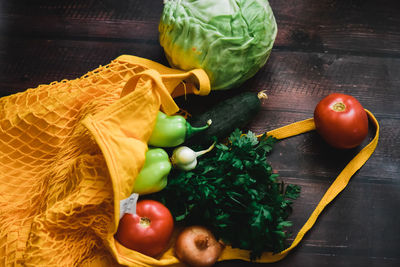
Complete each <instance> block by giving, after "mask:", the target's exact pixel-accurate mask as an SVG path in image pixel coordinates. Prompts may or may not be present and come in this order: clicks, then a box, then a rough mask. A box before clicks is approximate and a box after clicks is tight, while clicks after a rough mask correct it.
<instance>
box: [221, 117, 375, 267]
mask: <svg viewBox="0 0 400 267" xmlns="http://www.w3.org/2000/svg"><path fill="white" fill-rule="evenodd" d="M365 111H366V112H367V114H368V116H369V117H370V119H371V121H372V122H373V123H374V125H375V127H376V133H375V137H374V138H373V139H372V141H371V142H370V143H369V144H368V145H367V146H365V147H364V148H363V149H362V150H361V151H360V152H359V153H358V154H357V155H356V156H355V157H354V158H353V159H352V160H351V161H350V162H349V163H348V164H347V166H346V167H345V168H344V169H343V170H342V172H341V173H340V174H339V176H338V177H337V178H336V179H335V181H334V182H333V183H332V185H331V186H330V187H329V188H328V190H327V191H326V193H325V195H324V196H323V197H322V199H321V200H320V202H319V203H318V205H317V207H316V208H315V210H314V211H313V212H312V214H311V216H310V217H309V218H308V220H307V221H306V223H305V224H304V225H303V227H302V228H301V229H300V231H299V232H298V233H297V236H296V238H295V239H294V241H293V242H292V244H291V245H290V247H288V248H287V249H285V250H283V251H281V252H279V253H276V254H273V253H271V252H265V253H264V254H263V255H262V257H261V258H260V259H258V260H257V262H264V263H267V262H276V261H279V260H281V259H283V258H284V257H285V256H286V255H287V254H288V253H289V252H290V251H291V250H292V249H294V248H295V247H296V246H297V245H298V244H299V243H300V241H301V240H302V239H303V237H304V235H305V234H306V233H307V232H308V230H310V229H311V228H312V227H313V225H314V223H315V222H316V221H317V219H318V216H319V215H320V214H321V212H322V211H323V210H324V208H325V207H326V206H327V205H328V204H329V203H330V202H331V201H332V200H333V199H334V198H335V197H336V196H337V195H338V194H339V193H340V192H341V191H342V190H343V189H344V188H345V187H346V185H347V184H348V182H349V180H350V178H351V177H352V176H353V174H354V173H355V172H356V171H358V170H359V169H360V168H361V167H362V166H363V165H364V163H365V162H366V161H367V160H368V159H369V157H370V156H371V155H372V153H373V152H374V150H375V148H376V146H377V144H378V139H379V123H378V121H377V120H376V118H375V117H374V115H373V114H372V113H371V112H370V111H368V110H365ZM314 129H315V124H314V119H312V118H310V119H307V120H303V121H299V122H295V123H293V124H289V125H286V126H283V127H281V128H278V129H275V130H272V131H269V132H267V135H270V136H274V137H275V138H277V139H284V138H288V137H291V136H295V135H299V134H302V133H306V132H309V131H312V130H314ZM259 136H261V135H259ZM233 255H235V256H234V258H236V259H243V260H248V252H246V251H243V250H240V249H232V248H229V247H228V248H227V249H226V250H225V251H224V253H223V255H222V256H221V258H220V260H223V259H232V258H233V257H232V256H233Z"/></svg>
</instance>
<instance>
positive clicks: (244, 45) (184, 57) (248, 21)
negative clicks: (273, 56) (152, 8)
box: [159, 0, 277, 90]
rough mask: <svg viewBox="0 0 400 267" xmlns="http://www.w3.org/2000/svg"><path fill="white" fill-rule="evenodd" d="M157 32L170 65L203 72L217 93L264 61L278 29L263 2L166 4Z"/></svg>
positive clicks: (171, 0)
mask: <svg viewBox="0 0 400 267" xmlns="http://www.w3.org/2000/svg"><path fill="white" fill-rule="evenodd" d="M159 31H160V44H161V46H162V47H163V48H164V51H165V54H166V57H167V59H168V61H169V64H170V65H171V66H172V67H175V68H179V69H183V70H190V69H193V68H202V69H204V70H205V71H206V72H207V74H208V76H209V77H210V80H211V86H212V89H213V90H219V89H229V88H233V87H237V86H239V85H240V84H242V83H243V82H244V81H246V80H247V79H249V78H250V77H252V76H253V75H254V74H255V73H256V72H257V71H258V70H259V69H260V68H261V67H262V66H263V65H264V64H265V63H266V61H267V59H268V57H269V54H270V52H271V49H272V46H273V44H274V41H275V37H276V33H277V26H276V22H275V18H274V15H273V13H272V10H271V7H270V5H269V3H268V1H267V0H164V10H163V14H162V17H161V20H160V24H159Z"/></svg>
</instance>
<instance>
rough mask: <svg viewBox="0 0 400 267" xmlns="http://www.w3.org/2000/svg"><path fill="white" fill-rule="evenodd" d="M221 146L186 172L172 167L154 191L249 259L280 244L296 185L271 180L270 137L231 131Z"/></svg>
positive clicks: (185, 217) (183, 216) (276, 249)
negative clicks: (165, 181)
mask: <svg viewBox="0 0 400 267" xmlns="http://www.w3.org/2000/svg"><path fill="white" fill-rule="evenodd" d="M228 140H229V142H227V143H226V144H223V143H219V144H217V145H216V148H215V149H214V150H213V151H212V152H210V153H208V154H205V155H203V156H202V157H201V158H200V160H199V163H198V165H197V167H196V168H195V169H194V170H192V171H179V170H174V171H173V172H172V173H171V174H170V176H169V181H168V185H167V187H166V188H165V189H164V190H162V191H161V192H159V193H157V194H156V198H157V199H158V200H159V201H161V202H163V203H164V204H165V205H166V206H167V207H168V208H169V209H170V211H171V213H172V214H173V215H174V216H175V219H176V221H183V222H184V223H185V224H187V225H191V224H200V225H205V226H206V227H208V228H209V229H210V230H211V231H212V232H213V233H214V234H215V236H216V237H217V238H219V239H221V240H223V241H224V242H225V243H227V244H229V245H231V246H232V247H235V248H241V249H246V250H250V251H251V253H250V258H251V259H255V258H257V257H259V256H261V254H262V252H264V251H272V252H279V251H281V250H283V249H284V248H285V245H286V244H285V240H286V238H287V233H286V231H285V230H284V228H285V227H288V226H291V222H290V221H288V220H287V217H288V216H289V214H290V211H291V204H292V201H291V200H290V199H296V198H297V197H298V196H299V192H300V188H299V187H298V186H295V185H286V186H285V184H284V183H283V182H279V181H278V180H277V178H278V175H277V174H274V173H273V172H272V168H271V166H270V165H269V164H268V162H267V157H266V156H267V154H268V152H270V151H271V150H272V146H273V144H274V143H275V142H276V139H274V138H272V137H267V136H265V135H264V136H262V137H261V138H260V139H258V138H257V137H256V136H255V134H254V133H252V132H250V131H249V132H248V133H247V134H246V135H243V134H242V132H241V131H240V130H238V129H237V130H235V131H234V132H233V133H232V134H231V135H230V136H229V138H228Z"/></svg>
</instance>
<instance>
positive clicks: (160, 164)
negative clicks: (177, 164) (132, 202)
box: [133, 148, 172, 195]
mask: <svg viewBox="0 0 400 267" xmlns="http://www.w3.org/2000/svg"><path fill="white" fill-rule="evenodd" d="M145 157H146V158H145V162H144V165H143V167H142V169H141V170H140V172H139V174H138V176H137V177H136V180H135V184H134V186H133V193H137V194H139V195H145V194H151V193H155V192H158V191H160V190H162V189H164V187H166V186H167V181H168V180H167V177H168V174H169V172H170V171H171V168H172V164H171V162H170V161H169V156H168V154H167V152H166V151H165V150H164V149H162V148H149V150H147V152H146V155H145Z"/></svg>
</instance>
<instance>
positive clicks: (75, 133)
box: [0, 58, 182, 266]
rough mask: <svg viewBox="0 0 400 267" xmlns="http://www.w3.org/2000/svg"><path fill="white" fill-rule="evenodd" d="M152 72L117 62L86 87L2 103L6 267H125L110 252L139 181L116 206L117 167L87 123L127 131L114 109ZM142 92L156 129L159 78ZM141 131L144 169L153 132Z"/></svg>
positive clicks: (61, 86)
mask: <svg viewBox="0 0 400 267" xmlns="http://www.w3.org/2000/svg"><path fill="white" fill-rule="evenodd" d="M146 69H148V68H147V67H146V66H144V65H143V64H134V63H133V62H132V61H131V60H119V59H118V58H117V59H116V60H114V61H112V62H111V63H110V64H108V65H106V66H100V67H99V68H97V69H96V70H94V71H91V72H89V73H87V74H86V75H84V76H83V77H80V78H78V79H75V80H63V81H61V82H53V83H51V84H49V85H40V86H38V87H37V88H34V89H28V90H26V91H25V92H22V93H17V94H14V95H10V96H7V97H3V98H1V99H0V182H1V183H0V184H1V185H0V221H1V224H0V265H1V266H15V265H26V266H76V265H86V264H88V265H95V266H99V265H100V264H103V265H105V266H113V265H118V263H117V261H116V260H115V255H114V256H113V255H112V254H113V253H112V249H110V246H111V245H110V244H112V243H113V242H114V240H113V237H112V236H113V232H114V231H115V230H116V219H115V218H116V217H118V215H116V214H115V211H116V210H117V211H118V209H116V206H118V205H119V203H118V204H117V203H115V202H116V199H123V198H124V197H127V195H129V193H127V192H128V191H129V189H130V188H131V186H132V185H133V183H134V178H135V177H129V178H126V179H127V180H126V181H124V182H126V183H127V184H126V185H125V189H123V190H121V192H122V193H120V192H118V194H120V196H118V198H116V197H115V193H116V192H115V191H116V190H115V186H116V185H115V184H114V183H115V182H116V181H114V180H113V178H112V177H110V175H112V174H110V169H109V167H110V166H109V165H110V163H109V162H107V159H106V157H105V155H104V151H103V150H102V148H101V147H100V146H99V144H98V142H99V140H96V138H95V137H94V135H93V132H91V131H90V130H89V129H88V125H84V123H82V121H85V119H87V117H88V116H91V117H93V118H95V119H97V120H99V121H101V120H102V119H103V117H107V118H108V121H107V123H111V124H116V123H121V121H118V120H117V121H116V122H115V120H116V119H115V118H114V117H113V116H116V117H117V119H119V120H121V118H119V117H118V116H119V114H118V113H116V109H115V108H114V109H113V111H112V113H110V112H106V111H107V108H111V107H112V106H113V105H116V103H117V102H118V101H121V99H123V98H121V92H122V90H124V86H125V85H126V84H127V81H129V80H130V79H131V78H132V77H135V76H138V75H139V74H140V73H142V72H144V71H146ZM181 80H182V79H181ZM172 84H173V86H176V83H172ZM135 85H136V86H139V85H140V86H142V87H143V88H144V89H143V91H145V90H148V91H149V92H147V93H140V92H137V91H138V89H136V88H134V89H133V92H132V94H134V93H136V94H138V95H140V96H141V97H139V98H140V101H142V102H144V103H141V105H142V106H140V108H139V109H140V112H142V113H146V114H147V116H148V117H146V120H147V121H148V122H146V123H147V124H146V125H145V126H146V127H147V128H151V127H150V126H151V125H154V123H155V118H156V112H158V110H159V108H160V105H162V104H163V101H164V100H163V97H162V94H160V93H159V91H157V90H155V89H153V88H154V87H157V86H155V85H154V82H152V79H151V77H147V78H146V77H142V78H141V79H140V81H137V82H136V83H135ZM146 86H147V87H146ZM125 89H126V88H125ZM142 95H144V96H143V97H142ZM146 97H147V98H146ZM136 98H137V97H136ZM132 99H135V97H134V96H133V98H132ZM171 99H172V98H171ZM140 101H136V102H140ZM168 101H170V100H168ZM147 102H149V103H147ZM119 104H121V105H125V104H123V103H119ZM121 108H123V107H121ZM125 113H126V112H125ZM107 114H108V115H109V116H108V115H107ZM106 115H107V116H106ZM96 116H101V117H102V118H99V117H96ZM135 116H141V113H140V114H139V113H135V112H132V118H131V120H135ZM128 119H129V116H125V117H124V118H123V119H122V120H128ZM87 124H89V123H87ZM139 125H143V123H142V124H139ZM130 126H132V124H131V125H130ZM113 127H114V128H115V129H117V130H121V129H120V128H123V127H118V125H116V126H115V125H114V126H113ZM89 128H90V127H89ZM122 130H124V129H122ZM122 130H121V131H122ZM125 131H126V129H125ZM136 131H141V133H140V137H138V138H139V141H138V142H141V143H143V145H139V149H140V150H139V152H140V153H141V154H143V155H138V163H136V166H135V167H137V168H140V164H142V163H143V161H144V153H145V150H146V149H147V145H146V138H148V137H149V135H150V134H151V129H136ZM131 134H133V135H135V136H136V137H137V135H138V134H137V133H136V134H135V133H134V132H133V133H131ZM110 135H112V133H111V134H110ZM116 142H117V141H116ZM132 145H134V146H135V147H137V145H136V144H132ZM140 153H139V154H140ZM134 165H135V164H134ZM121 168H122V169H124V168H125V169H126V168H128V169H129V167H126V166H122V167H121ZM137 171H138V170H133V171H132V172H131V173H133V175H132V176H134V174H135V172H137ZM117 182H121V181H117Z"/></svg>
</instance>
